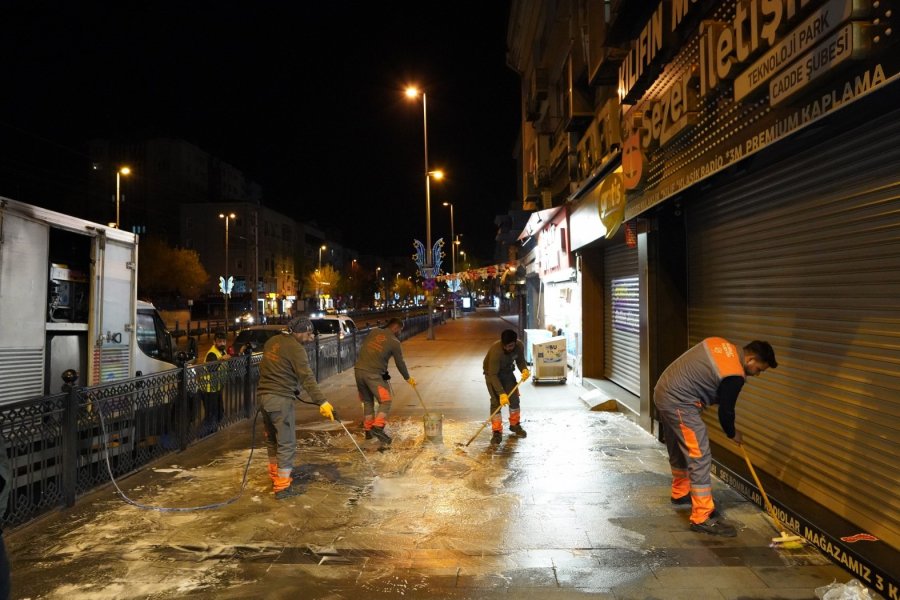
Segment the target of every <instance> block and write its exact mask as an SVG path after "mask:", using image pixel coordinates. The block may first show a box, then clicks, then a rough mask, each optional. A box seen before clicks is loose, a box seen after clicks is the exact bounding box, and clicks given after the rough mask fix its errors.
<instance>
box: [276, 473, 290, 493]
mask: <svg viewBox="0 0 900 600" xmlns="http://www.w3.org/2000/svg"><path fill="white" fill-rule="evenodd" d="M292 481H293V480H292V479H291V476H290V472H288V476H287V477H275V478H274V479H273V480H272V491H275V492H280V491H281V490H284V489H287V488H289V487H291V482H292Z"/></svg>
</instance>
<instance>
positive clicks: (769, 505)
mask: <svg viewBox="0 0 900 600" xmlns="http://www.w3.org/2000/svg"><path fill="white" fill-rule="evenodd" d="M740 446H741V452H743V453H744V460H745V461H747V467H748V468H749V469H750V474H751V475H753V481H755V482H756V487H757V488H758V489H759V493H760V494H761V495H762V497H763V502H765V503H766V511H767V512H768V513H769V516H770V517H772V520H773V521H775V526H776V527H777V528H778V529H779V530H780V531H784V526H783V525H782V524H781V522H780V521H779V520H778V517H776V516H775V509H774V508H772V503H771V502H769V497H768V496H766V490H765V489H763V486H762V483H760V481H759V477H757V476H756V469H754V468H753V463H751V462H750V456H749V455H748V454H747V450H746V449H745V448H744V445H743V444H741V445H740Z"/></svg>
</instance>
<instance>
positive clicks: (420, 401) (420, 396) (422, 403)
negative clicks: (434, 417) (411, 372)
mask: <svg viewBox="0 0 900 600" xmlns="http://www.w3.org/2000/svg"><path fill="white" fill-rule="evenodd" d="M412 388H413V389H414V390H415V392H416V396H418V397H419V403H420V404H421V405H422V408H423V409H425V416H426V417H427V416H428V407H427V406H425V401H424V400H422V395H421V394H420V393H419V388H418V387H416V386H412Z"/></svg>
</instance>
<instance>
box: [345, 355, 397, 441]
mask: <svg viewBox="0 0 900 600" xmlns="http://www.w3.org/2000/svg"><path fill="white" fill-rule="evenodd" d="M354 375H355V376H356V391H357V392H358V393H359V401H360V402H362V404H363V427H365V429H366V431H369V430H370V429H372V427H384V426H385V425H386V424H387V417H388V415H389V414H391V401H392V400H393V396H394V395H393V394H392V393H391V392H392V390H391V388H390V385H389V384H388V382H387V381H385V379H384V378H383V377H382V376H381V373H372V372H369V371H360V370H359V369H356V370H355V371H354ZM376 400H377V401H378V414H375V402H376Z"/></svg>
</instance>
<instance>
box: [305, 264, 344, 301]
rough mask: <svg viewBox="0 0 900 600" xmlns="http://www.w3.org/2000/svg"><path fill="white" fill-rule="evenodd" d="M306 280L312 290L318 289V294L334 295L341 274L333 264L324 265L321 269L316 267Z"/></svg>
mask: <svg viewBox="0 0 900 600" xmlns="http://www.w3.org/2000/svg"><path fill="white" fill-rule="evenodd" d="M306 280H307V283H308V284H309V287H310V289H311V290H317V291H318V294H317V295H321V294H329V295H334V294H336V293H337V289H338V287H337V286H338V284H339V283H340V281H341V274H340V273H338V272H337V271H335V270H334V267H332V266H331V265H324V266H322V268H321V269H316V270H315V271H313V272H312V273H310V274H309V275H307V277H306Z"/></svg>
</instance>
